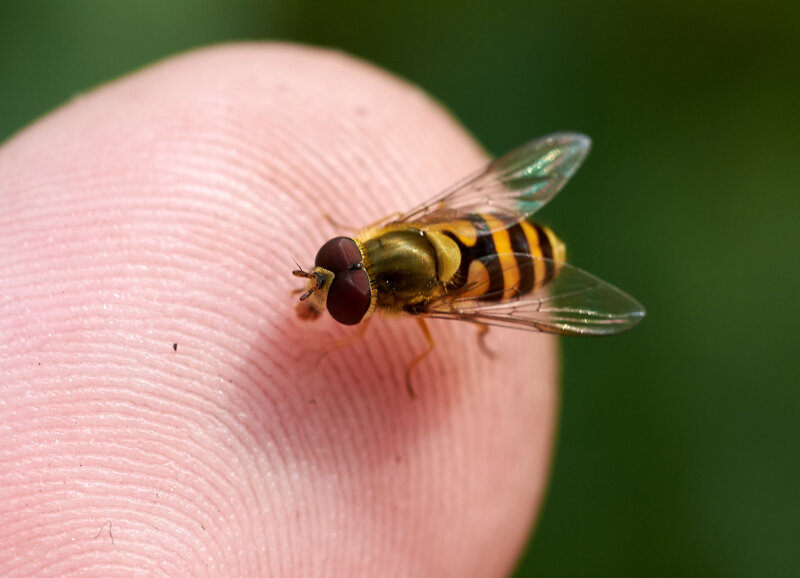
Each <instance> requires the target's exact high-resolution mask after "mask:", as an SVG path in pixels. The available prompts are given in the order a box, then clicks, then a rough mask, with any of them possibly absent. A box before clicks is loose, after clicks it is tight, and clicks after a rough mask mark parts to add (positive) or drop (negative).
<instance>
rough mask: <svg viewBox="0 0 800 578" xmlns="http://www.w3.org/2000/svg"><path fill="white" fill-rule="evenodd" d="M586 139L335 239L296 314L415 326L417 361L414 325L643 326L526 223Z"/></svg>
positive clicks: (589, 330)
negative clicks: (378, 318) (410, 319)
mask: <svg viewBox="0 0 800 578" xmlns="http://www.w3.org/2000/svg"><path fill="white" fill-rule="evenodd" d="M590 146H591V141H590V140H589V138H588V137H586V136H584V135H581V134H574V133H557V134H552V135H550V136H546V137H544V138H540V139H536V140H533V141H531V142H529V143H528V144H526V145H523V146H521V147H520V148H518V149H515V150H513V151H511V152H510V153H508V154H506V155H505V156H503V157H501V158H499V159H497V160H495V161H494V162H492V163H490V164H489V165H488V166H487V167H486V168H484V169H483V170H481V171H479V172H477V173H475V174H473V175H471V176H469V177H467V178H466V179H464V180H463V181H460V182H458V183H456V184H455V185H454V186H452V187H450V188H449V189H447V190H445V191H444V192H442V193H441V194H439V195H438V196H436V197H434V198H433V199H431V200H430V201H428V202H426V203H423V204H422V205H419V206H417V207H415V208H413V209H411V210H410V211H408V212H406V213H402V214H399V215H396V216H394V217H393V218H389V219H386V220H384V221H383V222H381V223H378V224H376V225H374V226H371V227H368V228H366V229H364V230H362V231H361V232H360V233H359V234H357V235H356V236H355V237H335V238H333V239H331V240H330V241H328V242H326V243H325V244H324V245H323V246H322V248H320V250H319V252H318V253H317V256H316V260H315V262H314V269H313V270H311V271H304V270H302V269H299V270H296V271H293V274H294V275H295V276H296V277H303V278H305V279H307V282H306V290H305V292H304V293H303V294H302V295H301V296H300V301H301V303H299V304H298V307H297V313H298V315H299V316H300V317H303V318H306V319H314V318H316V317H318V316H319V315H320V314H321V312H322V310H323V309H324V308H327V310H328V312H329V313H330V315H331V316H332V317H333V318H334V319H335V320H336V321H338V322H339V323H343V324H345V325H355V324H357V323H359V322H362V321H366V320H368V319H369V317H370V315H372V314H373V313H375V312H381V313H388V314H404V315H411V316H415V317H416V318H417V320H418V322H419V324H420V327H421V328H422V331H423V333H424V335H425V338H426V340H427V342H428V349H427V351H425V352H424V353H422V354H421V355H419V356H417V357H416V358H415V359H413V360H412V361H411V363H410V365H409V367H408V368H407V372H406V382H407V385H408V386H409V391H410V392H411V393H412V395H413V392H412V391H411V388H410V374H411V369H412V368H413V367H414V365H416V364H417V363H418V362H419V361H420V360H421V359H422V358H423V357H424V356H425V355H427V354H428V353H430V351H431V350H432V349H433V340H432V338H431V336H430V333H429V332H428V329H427V327H426V325H425V322H424V318H437V319H459V320H462V321H469V322H472V323H476V324H479V325H480V327H481V328H482V330H483V331H482V333H485V331H486V330H488V326H489V325H499V326H503V327H513V328H517V329H526V330H530V331H544V332H547V333H556V334H560V335H613V334H616V333H621V332H623V331H626V330H628V329H630V328H632V327H633V326H634V325H636V324H637V323H638V322H639V321H641V319H642V318H643V317H644V315H645V312H644V309H643V307H642V306H641V305H640V304H639V303H638V302H637V301H636V300H635V299H633V298H632V297H631V296H629V295H628V294H626V293H625V292H623V291H622V290H620V289H618V288H616V287H614V286H613V285H610V284H608V283H606V282H605V281H602V280H600V279H598V278H597V277H595V276H593V275H591V274H589V273H586V272H584V271H582V270H580V269H577V268H575V267H573V266H571V265H569V264H567V263H566V249H565V247H564V243H562V242H561V241H560V240H559V239H558V237H556V235H555V234H554V233H553V231H551V230H550V229H549V228H548V227H545V226H543V225H539V224H536V223H534V222H532V221H530V220H529V218H530V217H531V215H533V214H534V213H535V212H536V211H538V210H539V209H540V208H542V207H543V206H544V205H545V204H546V203H547V202H548V201H549V200H550V199H552V198H553V197H554V196H555V195H556V194H557V193H558V191H560V190H561V188H562V187H563V186H564V184H565V183H566V182H567V181H568V180H569V178H570V177H571V176H572V175H573V174H574V173H575V171H576V170H577V169H578V167H579V166H580V164H581V163H582V162H583V160H584V158H586V155H587V154H588V152H589V148H590Z"/></svg>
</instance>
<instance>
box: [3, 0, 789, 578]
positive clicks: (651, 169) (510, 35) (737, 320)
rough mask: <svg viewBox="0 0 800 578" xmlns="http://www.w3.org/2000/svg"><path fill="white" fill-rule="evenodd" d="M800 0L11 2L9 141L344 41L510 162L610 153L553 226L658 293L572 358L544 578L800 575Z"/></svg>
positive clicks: (553, 211) (609, 275) (559, 210)
mask: <svg viewBox="0 0 800 578" xmlns="http://www.w3.org/2000/svg"><path fill="white" fill-rule="evenodd" d="M795 5H796V4H795V3H792V2H776V1H773V0H762V1H761V2H759V3H757V4H755V3H732V2H728V1H723V0H711V1H706V2H699V3H698V2H695V1H690V0H677V1H673V2H669V3H659V2H635V1H629V0H628V1H626V0H610V1H607V2H605V3H602V4H598V3H592V2H588V1H576V2H544V1H536V0H514V1H511V2H500V1H496V0H495V1H493V2H485V1H476V2H466V1H463V0H462V1H457V0H444V1H438V2H433V1H430V0H429V1H422V0H410V1H406V2H403V3H394V4H391V5H389V4H388V3H385V4H384V3H377V2H374V0H348V1H347V2H338V3H323V2H305V1H290V0H284V1H282V2H264V3H261V2H255V1H252V2H244V1H228V2H218V1H214V2H212V1H210V0H199V1H198V0H191V1H190V0H172V1H170V2H164V1H162V0H139V1H137V2H114V3H112V2H97V1H87V0H72V1H70V2H63V1H46V2H45V1H39V0H34V1H31V0H29V1H28V2H25V3H21V2H20V3H10V2H6V3H3V5H2V7H0V103H2V107H0V139H3V140H4V139H6V138H8V137H9V136H10V135H12V134H13V133H14V132H15V131H17V130H19V129H20V128H21V127H23V126H24V125H26V124H28V123H30V122H31V121H32V120H34V119H35V118H36V117H38V116H40V115H42V114H43V113H45V112H46V111H48V110H50V109H52V108H53V107H55V106H57V105H59V104H60V103H63V102H64V101H65V100H67V99H69V98H70V97H71V96H73V95H75V94H76V93H78V92H81V91H85V90H87V89H89V88H91V87H92V86H94V85H96V84H98V83H101V82H103V81H106V80H108V79H111V78H113V77H116V76H118V75H121V74H124V73H126V72H128V71H131V70H132V69H135V68H137V67H141V66H143V65H145V64H147V63H150V62H153V61H154V60H157V59H160V58H162V57H165V56H167V55H171V54H174V53H176V52H178V51H182V50H185V49H188V48H190V47H194V46H199V45H204V44H209V43H215V42H220V41H227V40H237V39H289V40H294V41H299V42H308V43H313V44H320V45H327V46H336V47H339V48H342V49H344V50H346V51H348V52H351V53H353V54H355V55H358V56H361V57H364V58H366V59H369V60H372V61H374V62H376V63H378V64H380V65H382V66H384V67H386V68H388V69H389V70H391V71H394V72H395V73H397V74H400V75H402V76H405V77H406V78H408V79H410V80H411V81H413V82H415V83H417V84H419V85H420V86H422V87H423V88H425V89H426V90H428V91H429V92H430V93H431V94H432V95H434V96H435V97H437V98H438V99H440V100H441V101H442V102H443V103H445V104H446V105H447V106H448V107H449V108H450V109H451V110H452V111H453V112H454V113H455V114H456V115H457V116H458V117H460V119H461V120H462V121H463V122H464V124H465V126H467V127H468V128H469V129H470V130H471V131H472V132H473V133H474V134H475V135H476V137H477V138H478V139H479V140H481V141H482V142H483V143H484V144H485V145H486V147H487V148H488V149H489V150H491V151H493V152H494V153H502V152H504V151H505V150H507V149H509V148H511V147H513V146H515V145H518V144H520V143H522V142H524V141H526V140H527V139H529V138H531V137H533V136H538V135H542V134H544V133H547V132H550V131H555V130H579V131H583V132H586V133H587V134H589V135H591V136H592V138H593V139H594V142H595V148H594V150H593V152H592V154H591V156H590V157H589V160H588V162H587V163H586V165H585V166H584V167H583V168H582V169H581V171H580V172H579V173H578V175H577V176H576V177H575V179H574V180H573V182H572V183H571V185H570V186H569V187H568V188H567V190H566V192H565V193H562V195H561V196H560V197H559V198H558V199H557V201H555V202H554V203H552V204H551V205H550V206H548V208H547V211H546V214H545V215H544V219H545V221H546V222H548V223H550V224H552V225H553V226H554V227H556V229H557V231H558V232H559V234H560V235H561V236H562V237H563V238H564V239H566V240H567V242H568V245H569V249H570V254H571V258H572V260H573V262H575V263H576V264H578V265H580V266H581V267H583V268H585V269H587V270H589V271H592V272H595V273H597V274H598V275H600V276H602V277H603V278H605V279H608V280H610V281H612V282H614V283H615V284H618V285H619V286H621V287H624V288H625V289H626V290H628V291H630V292H631V293H632V294H633V295H634V296H636V297H637V298H638V299H640V300H641V301H642V302H643V303H644V304H645V305H646V307H647V309H648V318H647V319H646V320H645V322H644V323H643V324H642V325H641V326H640V327H638V328H637V329H636V330H635V331H634V332H632V333H630V334H627V335H624V336H621V337H618V338H614V339H609V340H580V339H569V340H564V342H563V350H564V371H563V374H564V383H563V403H562V419H561V423H560V430H559V441H558V453H557V457H556V461H555V465H554V472H553V476H552V481H551V487H550V491H549V496H548V498H547V501H546V503H545V506H544V508H543V511H542V513H541V516H540V519H539V523H538V526H537V529H536V532H535V535H534V537H533V538H532V541H531V544H530V547H529V549H528V551H527V553H526V555H525V557H524V559H523V560H522V562H521V565H520V568H519V570H518V575H519V576H529V575H531V576H533V575H537V576H728V577H731V576H733V577H736V576H768V577H772V576H800V426H798V416H799V411H800V360H799V359H798V357H800V350H798V340H797V336H796V333H794V332H795V331H796V330H797V328H798V327H800V306H798V301H797V297H796V294H797V293H798V291H800V275H799V274H798V269H800V259H798V256H797V251H798V249H800V226H799V225H798V216H799V215H800V170H799V167H800V114H798V111H799V110H800V40H798V38H799V37H800V32H798V23H800V18H799V16H800V14H799V13H798V11H797V9H795V7H794V6H795Z"/></svg>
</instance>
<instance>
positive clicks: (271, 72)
mask: <svg viewBox="0 0 800 578" xmlns="http://www.w3.org/2000/svg"><path fill="white" fill-rule="evenodd" d="M532 136H533V135H532ZM485 161H486V156H485V154H484V153H483V152H482V151H481V149H480V148H479V147H478V146H477V145H476V144H475V142H474V141H473V140H472V139H471V138H470V136H469V135H468V134H467V133H466V132H465V131H464V129H463V128H462V127H461V126H460V125H459V124H458V123H457V122H456V121H454V120H453V118H452V117H451V116H449V115H448V113H447V112H445V111H444V110H442V108H441V107H440V106H439V105H437V104H436V103H435V102H433V101H432V100H431V99H430V98H429V97H428V96H426V95H425V94H424V93H422V92H421V91H420V90H419V89H417V88H415V87H413V86H409V85H408V84H407V83H405V82H403V81H400V80H398V79H397V78H394V77H392V76H390V75H388V74H387V73H385V72H382V71H381V70H378V69H376V68H375V67H373V66H370V65H367V64H365V63H363V62H360V61H358V60H354V59H353V58H351V57H348V56H346V55H343V54H340V53H335V52H328V51H323V50H317V49H309V48H301V47H296V46H285V45H238V46H225V47H217V48H213V49H207V50H202V51H198V52H194V53H190V54H187V55H183V56H180V57H178V58H174V59H171V60H168V61H166V62H163V63H161V64H158V65H156V66H153V67H150V68H148V69H145V70H143V71H141V72H138V73H136V74H133V75H131V76H129V77H126V78H123V79H121V80H118V81H116V82H113V83H111V84H109V85H107V86H104V87H101V88H99V89H97V90H94V91H91V92H89V93H88V94H86V95H83V96H79V97H77V98H76V99H75V100H74V101H72V102H70V103H69V104H67V105H66V106H64V107H62V108H61V109H60V110H58V111H56V112H54V113H52V114H50V115H49V116H47V117H45V118H43V119H42V120H40V121H38V122H37V123H35V124H34V125H33V126H31V127H29V128H28V129H26V130H24V131H23V132H21V133H20V134H18V135H16V136H15V137H14V138H12V139H11V140H10V141H9V142H7V143H5V144H4V145H3V146H2V147H0V377H2V380H1V381H0V529H1V530H0V535H2V538H0V575H1V576H5V577H9V576H30V575H40V576H77V575H80V576H129V575H134V574H136V575H139V574H141V575H165V576H286V577H289V576H437V577H441V576H482V577H486V576H503V575H505V574H507V573H508V572H509V571H510V569H511V568H513V565H514V564H515V562H516V560H517V558H518V556H519V553H520V551H521V549H522V548H523V546H524V544H525V542H526V539H527V537H528V533H529V530H530V527H531V525H532V522H533V520H534V517H535V513H536V511H537V508H538V506H539V505H540V503H541V500H542V497H543V493H544V490H545V486H546V480H547V472H548V464H549V462H550V457H551V451H552V444H553V430H554V422H555V414H556V405H557V389H556V380H557V364H556V343H555V341H554V340H553V338H552V337H549V336H544V335H540V334H535V333H525V332H518V331H512V330H504V329H494V330H492V331H491V333H490V334H489V336H488V345H489V346H490V347H491V348H492V349H494V350H495V351H496V352H497V353H498V355H497V357H496V358H495V359H494V360H492V359H489V358H488V357H486V356H485V355H482V354H481V353H480V350H479V347H478V343H477V340H476V331H475V330H474V328H473V327H472V326H471V325H469V324H466V323H458V322H446V321H432V322H430V323H429V326H430V328H431V331H432V333H433V336H434V339H435V340H436V349H435V350H434V352H433V353H432V354H431V355H430V356H429V357H428V358H427V359H426V360H425V361H424V362H423V363H422V364H421V365H420V366H418V368H417V369H416V370H415V372H414V386H415V389H416V391H417V398H416V399H414V400H412V399H410V398H409V396H408V394H407V393H406V389H405V384H404V372H405V368H406V365H407V364H408V362H409V361H410V360H411V359H412V358H413V357H414V355H416V354H417V353H419V352H421V351H423V350H424V349H425V341H424V339H423V337H422V335H421V333H420V331H419V329H418V327H417V325H416V322H415V321H414V320H413V319H387V318H378V319H375V320H373V321H372V324H371V327H370V328H369V331H368V332H367V334H366V338H365V339H364V340H363V341H361V342H356V343H353V344H351V345H348V346H345V347H343V348H340V349H337V350H335V351H333V352H332V353H330V354H328V355H327V356H325V357H324V358H323V359H322V361H320V362H319V363H317V361H318V358H319V355H320V353H321V352H322V351H324V350H325V348H326V346H328V345H329V344H330V343H331V342H332V341H334V340H336V339H341V338H343V337H346V336H348V335H353V334H354V333H356V332H357V329H356V328H346V327H343V326H341V325H337V324H336V323H335V322H334V321H333V320H331V319H330V318H329V317H328V315H327V314H325V315H323V317H321V318H320V319H319V320H317V321H314V322H304V321H302V320H299V319H298V318H297V317H296V315H295V312H294V306H295V300H296V295H293V294H292V290H293V289H296V288H299V287H302V286H303V282H302V280H300V279H296V278H293V277H292V276H291V270H292V269H294V268H295V265H294V263H293V262H292V258H294V259H297V261H298V263H299V264H300V265H302V266H304V267H310V266H311V265H312V264H313V260H314V255H315V254H316V251H317V249H318V248H319V246H320V245H321V244H322V243H323V242H324V241H325V240H327V239H328V238H330V237H332V236H336V235H338V234H342V233H347V232H346V231H342V230H339V229H337V228H336V227H335V226H334V225H332V224H331V223H329V222H328V221H326V220H325V218H324V215H325V214H326V213H328V214H330V215H331V216H332V217H333V218H334V219H336V220H337V221H340V222H343V223H348V224H352V225H353V226H354V227H358V226H361V225H365V224H367V223H370V222H373V221H376V220H378V219H379V218H381V217H382V216H385V215H388V214H390V213H392V212H395V211H398V210H403V209H407V208H410V207H411V206H412V205H414V204H416V203H418V202H420V201H423V200H424V199H426V198H427V197H430V196H432V195H433V194H435V193H436V192H437V191H439V190H440V189H442V188H443V187H445V186H447V185H449V184H451V183H452V182H453V181H455V180H457V179H459V178H461V177H463V176H464V175H466V174H468V173H470V172H471V171H473V170H475V169H476V168H479V167H480V166H481V165H482V164H483V163H484V162H485ZM173 343H177V344H178V349H177V351H174V350H173Z"/></svg>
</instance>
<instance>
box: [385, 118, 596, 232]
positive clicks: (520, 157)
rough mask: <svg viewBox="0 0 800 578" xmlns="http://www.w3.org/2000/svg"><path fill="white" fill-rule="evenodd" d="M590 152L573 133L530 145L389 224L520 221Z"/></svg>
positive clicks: (557, 188)
mask: <svg viewBox="0 0 800 578" xmlns="http://www.w3.org/2000/svg"><path fill="white" fill-rule="evenodd" d="M590 147H591V140H590V139H589V137H587V136H585V135H582V134H577V133H556V134H552V135H549V136H546V137H543V138H539V139H536V140H533V141H531V142H529V143H528V144H525V145H523V146H521V147H519V148H517V149H515V150H513V151H511V152H509V153H507V154H506V155H504V156H502V157H500V158H498V159H497V160H495V161H493V162H492V163H490V164H489V165H488V166H487V167H486V168H484V169H483V170H481V171H479V172H477V173H475V174H473V175H471V176H469V177H467V178H466V179H464V180H463V181H460V182H458V183H456V184H455V185H453V186H452V187H450V188H449V189H447V190H445V191H444V192H442V193H441V194H439V195H438V196H436V197H434V198H433V199H431V200H430V201H428V202H426V203H423V204H422V205H419V206H418V207H415V208H414V209H411V210H410V211H408V212H407V213H404V214H402V215H401V216H400V217H399V218H397V219H395V220H394V221H393V222H415V223H420V224H430V223H436V222H443V221H452V220H454V219H457V218H459V217H462V216H464V215H466V214H469V213H480V212H490V213H494V214H497V215H502V216H511V217H513V218H514V219H515V220H522V219H525V218H527V217H528V216H530V215H532V214H533V213H535V212H536V211H538V210H539V209H540V208H542V207H543V206H544V205H545V204H546V203H547V202H548V201H549V200H550V199H552V198H553V197H554V196H555V195H556V194H557V193H558V191H560V190H561V188H562V187H563V186H564V185H565V184H566V182H567V181H568V180H569V179H570V177H571V176H572V175H573V174H574V173H575V171H576V170H578V167H579V166H580V165H581V163H582V162H583V160H584V159H585V158H586V155H587V154H588V153H589V149H590Z"/></svg>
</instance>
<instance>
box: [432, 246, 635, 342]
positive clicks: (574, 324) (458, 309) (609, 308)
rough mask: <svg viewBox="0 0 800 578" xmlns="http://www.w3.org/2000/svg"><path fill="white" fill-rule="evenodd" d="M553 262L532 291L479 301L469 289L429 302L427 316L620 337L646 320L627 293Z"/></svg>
mask: <svg viewBox="0 0 800 578" xmlns="http://www.w3.org/2000/svg"><path fill="white" fill-rule="evenodd" d="M514 255H515V257H516V256H517V254H514ZM519 257H521V258H523V259H528V258H530V259H532V260H533V262H534V263H535V262H536V261H544V262H548V261H549V260H548V259H544V258H542V257H532V256H531V255H528V254H520V255H519ZM489 258H491V259H494V257H487V259H489ZM549 262H550V264H551V265H553V267H552V270H553V271H555V273H554V275H553V276H552V277H551V278H549V279H542V280H540V281H539V283H538V284H537V286H536V287H535V288H534V289H533V291H532V292H530V293H527V294H520V293H519V292H518V291H516V289H515V288H514V287H509V288H504V289H503V290H502V291H501V292H498V293H496V294H491V293H486V294H483V295H481V296H480V297H475V296H474V292H475V291H478V292H480V291H479V290H480V287H478V286H476V285H471V286H465V287H463V288H461V289H459V290H456V291H454V292H450V293H446V294H444V295H442V296H441V297H439V298H437V299H436V300H434V301H432V302H431V303H429V304H428V306H427V308H426V311H425V312H424V313H422V315H423V316H426V317H434V318H440V319H460V320H465V321H472V322H475V323H484V324H486V325H499V326H503V327H512V328H517V329H527V330H532V331H544V332H547V333H558V334H561V335H614V334H617V333H622V332H624V331H627V330H629V329H631V328H633V326H634V325H636V324H637V323H639V321H641V320H642V319H643V318H644V316H645V311H644V307H642V305H641V304H640V303H639V302H638V301H636V300H635V299H634V298H633V297H631V296H630V295H628V294H627V293H625V292H624V291H622V290H621V289H619V288H617V287H615V286H613V285H611V284H610V283H606V282H605V281H603V280H602V279H598V278H597V277H595V276H594V275H592V274H590V273H587V272H586V271H582V270H581V269H578V268H577V267H573V266H571V265H569V264H567V263H554V262H552V261H549ZM493 298H494V300H493ZM501 298H502V301H500V299H501Z"/></svg>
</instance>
